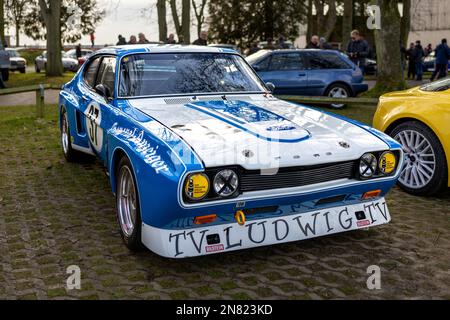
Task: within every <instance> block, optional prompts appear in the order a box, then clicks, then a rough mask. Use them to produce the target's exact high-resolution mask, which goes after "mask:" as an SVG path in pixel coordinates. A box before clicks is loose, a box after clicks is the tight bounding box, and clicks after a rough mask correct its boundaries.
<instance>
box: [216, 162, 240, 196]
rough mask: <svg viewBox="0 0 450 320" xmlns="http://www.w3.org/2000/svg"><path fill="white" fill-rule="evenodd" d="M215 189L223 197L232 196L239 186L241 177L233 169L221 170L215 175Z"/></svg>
mask: <svg viewBox="0 0 450 320" xmlns="http://www.w3.org/2000/svg"><path fill="white" fill-rule="evenodd" d="M213 186H214V191H215V192H216V193H217V194H218V195H219V196H221V197H228V196H231V195H232V194H233V193H235V192H236V190H237V188H238V186H239V178H238V175H237V174H236V172H234V171H233V170H229V169H225V170H222V171H219V172H218V173H217V174H216V176H215V177H214V182H213Z"/></svg>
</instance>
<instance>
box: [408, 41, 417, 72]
mask: <svg viewBox="0 0 450 320" xmlns="http://www.w3.org/2000/svg"><path fill="white" fill-rule="evenodd" d="M406 60H408V79H414V78H415V77H416V51H415V49H414V42H411V44H410V45H409V49H408V50H406Z"/></svg>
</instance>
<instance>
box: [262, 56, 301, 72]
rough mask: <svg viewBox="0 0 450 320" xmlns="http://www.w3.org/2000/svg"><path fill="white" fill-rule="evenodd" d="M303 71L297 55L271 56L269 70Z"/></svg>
mask: <svg viewBox="0 0 450 320" xmlns="http://www.w3.org/2000/svg"><path fill="white" fill-rule="evenodd" d="M302 69H304V64H303V59H302V57H301V55H300V54H299V53H294V52H293V53H282V54H281V53H278V54H274V55H273V56H272V60H271V61H270V68H269V70H273V71H276V70H280V71H288V70H302Z"/></svg>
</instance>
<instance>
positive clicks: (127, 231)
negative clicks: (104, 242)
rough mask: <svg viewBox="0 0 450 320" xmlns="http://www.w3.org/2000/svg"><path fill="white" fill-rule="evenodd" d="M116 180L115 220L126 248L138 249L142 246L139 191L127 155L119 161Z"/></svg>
mask: <svg viewBox="0 0 450 320" xmlns="http://www.w3.org/2000/svg"><path fill="white" fill-rule="evenodd" d="M116 182H117V183H116V206H117V221H118V222H119V226H120V234H121V236H122V239H123V241H124V242H125V245H126V246H127V247H128V249H130V250H132V251H139V250H141V249H142V248H143V245H142V242H141V230H142V220H141V211H140V206H139V193H138V189H137V184H136V178H135V176H134V173H133V167H132V166H131V162H130V160H129V159H128V158H127V157H123V158H122V159H121V160H120V161H119V165H118V167H117V172H116Z"/></svg>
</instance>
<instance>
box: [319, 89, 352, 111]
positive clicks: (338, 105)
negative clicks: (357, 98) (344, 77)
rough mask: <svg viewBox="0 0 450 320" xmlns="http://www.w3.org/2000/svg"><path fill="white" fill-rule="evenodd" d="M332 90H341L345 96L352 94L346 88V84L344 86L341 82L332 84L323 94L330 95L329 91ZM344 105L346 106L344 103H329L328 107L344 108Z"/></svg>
mask: <svg viewBox="0 0 450 320" xmlns="http://www.w3.org/2000/svg"><path fill="white" fill-rule="evenodd" d="M334 90H342V91H343V92H345V96H346V97H351V96H352V93H351V91H350V89H349V88H348V86H346V85H345V84H341V83H335V84H332V85H331V86H330V87H329V88H328V89H327V91H326V92H325V96H326V97H331V93H332V92H333V91H334ZM345 106H346V105H345V104H330V107H331V108H333V109H343V108H345Z"/></svg>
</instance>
